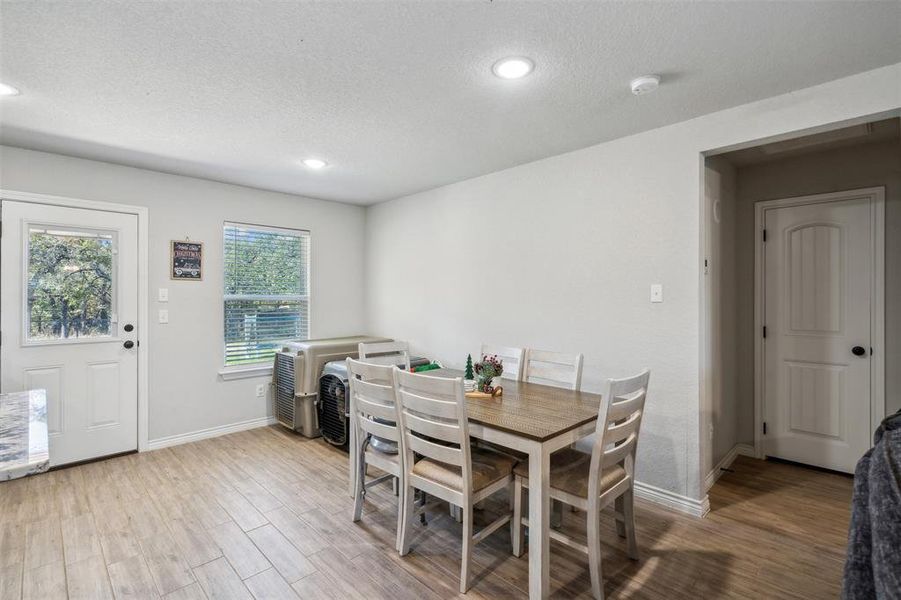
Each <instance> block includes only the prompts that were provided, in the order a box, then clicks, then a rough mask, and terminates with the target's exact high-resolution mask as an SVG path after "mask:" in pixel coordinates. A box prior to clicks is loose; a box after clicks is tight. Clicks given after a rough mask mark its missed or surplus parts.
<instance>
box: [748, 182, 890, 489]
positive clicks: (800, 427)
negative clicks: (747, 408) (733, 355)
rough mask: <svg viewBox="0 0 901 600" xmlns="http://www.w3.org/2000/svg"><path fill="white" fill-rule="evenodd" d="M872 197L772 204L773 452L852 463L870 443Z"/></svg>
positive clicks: (768, 301)
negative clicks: (785, 204)
mask: <svg viewBox="0 0 901 600" xmlns="http://www.w3.org/2000/svg"><path fill="white" fill-rule="evenodd" d="M871 210H872V207H871V201H870V200H869V199H867V198H861V199H852V200H847V201H840V202H824V203H821V204H810V205H803V206H793V207H784V208H773V209H767V210H766V212H765V215H764V222H765V227H766V231H767V240H766V242H765V249H764V256H765V265H764V269H765V283H764V285H765V293H764V295H765V307H764V319H765V320H764V322H765V324H766V327H767V332H766V338H765V340H764V355H765V372H764V376H765V383H764V388H765V389H764V418H765V422H766V427H767V429H766V434H765V436H764V438H763V439H764V446H765V452H766V454H767V455H769V456H774V457H779V458H784V459H788V460H793V461H797V462H802V463H805V464H810V465H815V466H820V467H825V468H829V469H834V470H838V471H844V472H848V473H851V472H853V471H854V466H855V464H856V463H857V460H858V459H859V458H860V457H861V455H862V454H863V453H864V452H866V450H867V449H868V448H869V447H870V437H871V431H870V362H871V360H870V335H871V332H870V329H871V321H870V317H871V310H872V298H871V295H872V292H871V290H872V282H871V278H872V276H873V249H872V235H873V232H872V231H871V229H872V225H871V221H872V217H871Z"/></svg>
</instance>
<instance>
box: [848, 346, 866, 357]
mask: <svg viewBox="0 0 901 600" xmlns="http://www.w3.org/2000/svg"><path fill="white" fill-rule="evenodd" d="M866 353H867V351H866V349H865V348H864V347H863V346H854V347H853V348H851V354H853V355H854V356H863V355H864V354H866Z"/></svg>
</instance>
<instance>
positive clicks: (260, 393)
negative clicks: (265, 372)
mask: <svg viewBox="0 0 901 600" xmlns="http://www.w3.org/2000/svg"><path fill="white" fill-rule="evenodd" d="M265 395H266V384H265V383H261V384H260V385H258V386H257V398H262V397H263V396H265Z"/></svg>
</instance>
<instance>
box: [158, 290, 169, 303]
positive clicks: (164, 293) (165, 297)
mask: <svg viewBox="0 0 901 600" xmlns="http://www.w3.org/2000/svg"><path fill="white" fill-rule="evenodd" d="M159 301H160V302H168V301H169V289H168V288H160V295H159Z"/></svg>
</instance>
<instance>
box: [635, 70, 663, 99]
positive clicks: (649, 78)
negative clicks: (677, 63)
mask: <svg viewBox="0 0 901 600" xmlns="http://www.w3.org/2000/svg"><path fill="white" fill-rule="evenodd" d="M629 87H631V88H632V93H633V94H635V95H636V96H641V95H642V94H650V93H651V92H653V91H654V90H656V89H657V88H658V87H660V77H659V76H657V75H642V76H641V77H636V78H635V79H633V80H632V81H631V82H629Z"/></svg>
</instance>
